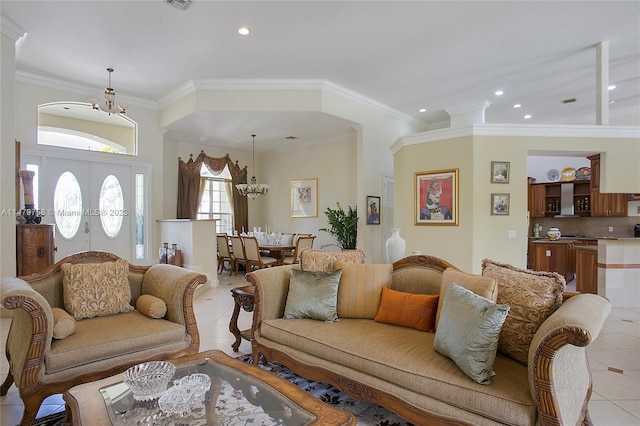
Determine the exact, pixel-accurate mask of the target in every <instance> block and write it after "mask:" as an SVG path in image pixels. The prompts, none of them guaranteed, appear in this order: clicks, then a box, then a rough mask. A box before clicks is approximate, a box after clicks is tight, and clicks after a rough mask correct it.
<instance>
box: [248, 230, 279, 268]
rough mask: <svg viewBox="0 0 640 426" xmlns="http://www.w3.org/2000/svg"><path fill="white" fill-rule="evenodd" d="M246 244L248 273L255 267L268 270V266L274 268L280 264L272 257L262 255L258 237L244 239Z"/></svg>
mask: <svg viewBox="0 0 640 426" xmlns="http://www.w3.org/2000/svg"><path fill="white" fill-rule="evenodd" d="M242 242H243V243H244V255H245V264H246V265H247V272H251V268H252V267H253V266H257V267H258V268H260V269H262V268H266V267H268V266H274V265H276V264H277V263H278V259H276V258H275V257H271V256H262V255H261V254H260V245H259V244H258V239H257V238H256V237H242Z"/></svg>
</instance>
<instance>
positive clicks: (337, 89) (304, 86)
mask: <svg viewBox="0 0 640 426" xmlns="http://www.w3.org/2000/svg"><path fill="white" fill-rule="evenodd" d="M198 90H317V91H320V92H322V91H325V92H328V93H333V94H336V95H338V96H341V97H343V98H346V99H349V100H351V101H353V102H356V103H358V104H360V105H365V106H367V107H368V108H373V109H376V110H378V111H382V112H384V113H386V114H389V115H391V116H393V117H395V118H397V119H399V120H401V121H404V122H407V123H410V124H411V125H413V126H417V127H422V128H424V127H425V126H426V125H427V123H425V122H423V121H421V120H418V119H416V118H415V117H412V116H410V115H408V114H405V113H403V112H401V111H398V110H396V109H394V108H391V107H390V106H388V105H385V104H382V103H380V102H378V101H376V100H374V99H371V98H368V97H366V96H364V95H361V94H359V93H356V92H354V91H352V90H349V89H347V88H346V87H344V86H340V85H339V84H336V83H333V82H331V81H329V80H323V79H233V78H217V79H198V80H191V81H188V82H187V83H185V84H183V85H182V86H180V87H178V88H177V89H175V90H173V91H171V92H170V93H169V94H168V95H167V96H165V97H163V98H162V99H161V100H160V101H159V102H158V105H159V106H160V108H164V107H166V106H168V105H170V104H172V103H173V102H176V101H178V100H179V99H181V98H183V97H184V96H186V95H188V94H191V93H193V92H195V91H198Z"/></svg>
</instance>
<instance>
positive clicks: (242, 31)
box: [238, 27, 251, 35]
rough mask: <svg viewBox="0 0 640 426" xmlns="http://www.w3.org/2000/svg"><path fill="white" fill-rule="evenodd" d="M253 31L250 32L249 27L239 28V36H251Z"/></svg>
mask: <svg viewBox="0 0 640 426" xmlns="http://www.w3.org/2000/svg"><path fill="white" fill-rule="evenodd" d="M250 32H251V31H249V28H247V27H240V28H238V34H240V35H249V33H250Z"/></svg>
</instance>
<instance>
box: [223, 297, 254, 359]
mask: <svg viewBox="0 0 640 426" xmlns="http://www.w3.org/2000/svg"><path fill="white" fill-rule="evenodd" d="M231 294H232V295H233V301H234V306H233V314H232V315H231V321H230V322H229V331H230V332H231V334H233V335H234V336H235V338H236V340H235V342H233V344H231V348H232V349H233V351H234V352H238V349H239V348H240V342H241V341H242V338H243V337H244V338H245V339H247V340H250V337H251V333H250V332H249V333H247V331H245V332H243V331H241V330H240V329H239V328H238V317H239V316H240V308H242V309H243V310H244V311H245V312H253V305H254V295H253V286H245V287H235V288H232V289H231Z"/></svg>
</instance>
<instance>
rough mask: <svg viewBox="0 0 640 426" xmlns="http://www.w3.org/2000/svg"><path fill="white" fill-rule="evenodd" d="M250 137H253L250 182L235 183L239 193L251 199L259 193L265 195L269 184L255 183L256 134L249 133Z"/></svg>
mask: <svg viewBox="0 0 640 426" xmlns="http://www.w3.org/2000/svg"><path fill="white" fill-rule="evenodd" d="M251 137H253V167H252V176H251V183H240V184H238V185H236V188H238V191H239V192H240V194H241V195H244V196H245V197H249V198H251V199H252V200H253V199H255V198H257V197H258V196H260V195H267V192H269V188H271V186H269V185H267V184H264V183H256V135H251Z"/></svg>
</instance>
